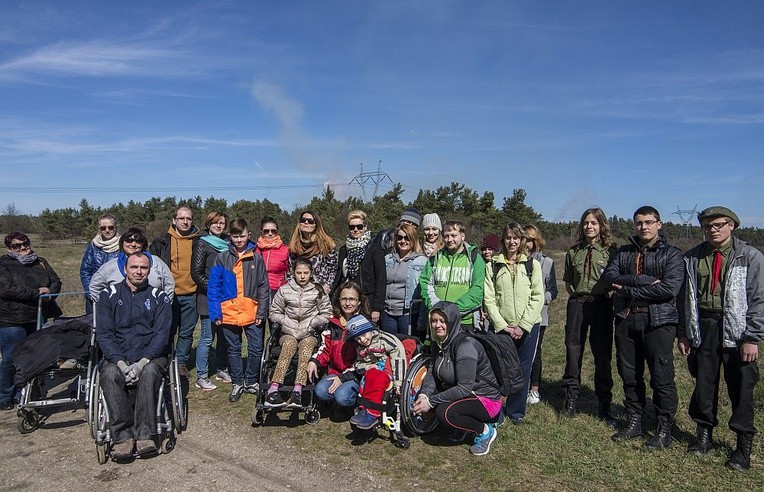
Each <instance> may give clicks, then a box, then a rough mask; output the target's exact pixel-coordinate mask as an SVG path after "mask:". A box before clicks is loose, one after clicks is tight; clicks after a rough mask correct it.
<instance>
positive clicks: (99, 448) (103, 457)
mask: <svg viewBox="0 0 764 492" xmlns="http://www.w3.org/2000/svg"><path fill="white" fill-rule="evenodd" d="M108 446H109V443H105V442H102V443H100V444H99V443H96V457H97V458H98V464H99V465H103V464H105V463H106V462H107V461H109V452H108V451H109V450H108V449H107V448H108Z"/></svg>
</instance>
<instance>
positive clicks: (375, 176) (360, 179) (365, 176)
mask: <svg viewBox="0 0 764 492" xmlns="http://www.w3.org/2000/svg"><path fill="white" fill-rule="evenodd" d="M381 168H382V161H381V160H380V161H379V162H378V163H377V171H376V172H373V171H369V172H363V162H362V163H361V172H360V173H359V174H358V176H356V177H355V178H353V179H352V180H351V181H350V183H348V184H353V183H356V184H357V185H358V186H360V187H361V192H362V193H363V201H365V202H366V201H369V200H368V199H367V198H366V183H369V182H371V183H373V184H374V194H373V195H372V197H371V199H372V200H373V199H374V198H375V197H376V196H377V192H378V191H379V184H380V183H381V182H383V181H385V180H387V181H389V182H390V184H393V180H392V179H390V176H388V175H387V173H383V172H382V171H381Z"/></svg>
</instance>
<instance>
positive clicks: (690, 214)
mask: <svg viewBox="0 0 764 492" xmlns="http://www.w3.org/2000/svg"><path fill="white" fill-rule="evenodd" d="M672 213H673V214H674V215H678V216H679V220H681V221H682V225H683V226H684V228H683V229H684V237H685V238H688V239H689V237H690V223H691V222H692V220H693V219H694V218H695V217H696V216H697V214H698V205H697V204H696V205H695V207H693V209H692V210H686V209H685V210H682V209H680V208H679V205H677V206H676V212H672Z"/></svg>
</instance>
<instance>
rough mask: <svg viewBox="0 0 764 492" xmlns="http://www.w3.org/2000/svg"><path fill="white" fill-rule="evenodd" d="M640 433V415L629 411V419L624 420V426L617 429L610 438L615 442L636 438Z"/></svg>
mask: <svg viewBox="0 0 764 492" xmlns="http://www.w3.org/2000/svg"><path fill="white" fill-rule="evenodd" d="M641 435H642V415H640V414H638V413H630V414H629V420H628V421H627V422H626V427H624V428H623V429H621V430H619V431H618V432H616V433H615V434H613V435H612V436H610V439H612V440H614V441H615V442H619V441H627V440H629V439H636V438H637V437H639V436H641Z"/></svg>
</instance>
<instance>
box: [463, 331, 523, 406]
mask: <svg viewBox="0 0 764 492" xmlns="http://www.w3.org/2000/svg"><path fill="white" fill-rule="evenodd" d="M465 337H470V338H474V339H475V340H477V341H478V342H480V345H482V346H483V349H484V350H485V354H486V356H487V357H488V361H489V362H490V363H491V369H493V375H494V377H495V378H496V382H497V383H498V385H494V384H493V383H490V382H488V381H485V382H486V383H488V384H490V385H491V386H493V387H494V388H496V389H497V390H499V393H501V395H502V396H509V395H510V394H512V393H517V392H518V391H521V390H522V389H523V387H524V386H525V377H524V376H523V368H522V367H521V366H520V357H519V356H518V355H517V347H515V342H514V340H512V337H510V336H509V335H508V334H506V333H480V332H475V333H467V332H464V333H461V334H459V335H457V338H455V339H454V341H453V342H452V343H451V360H453V361H454V364H456V348H457V347H458V346H459V343H461V341H462V339H463V338H465Z"/></svg>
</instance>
